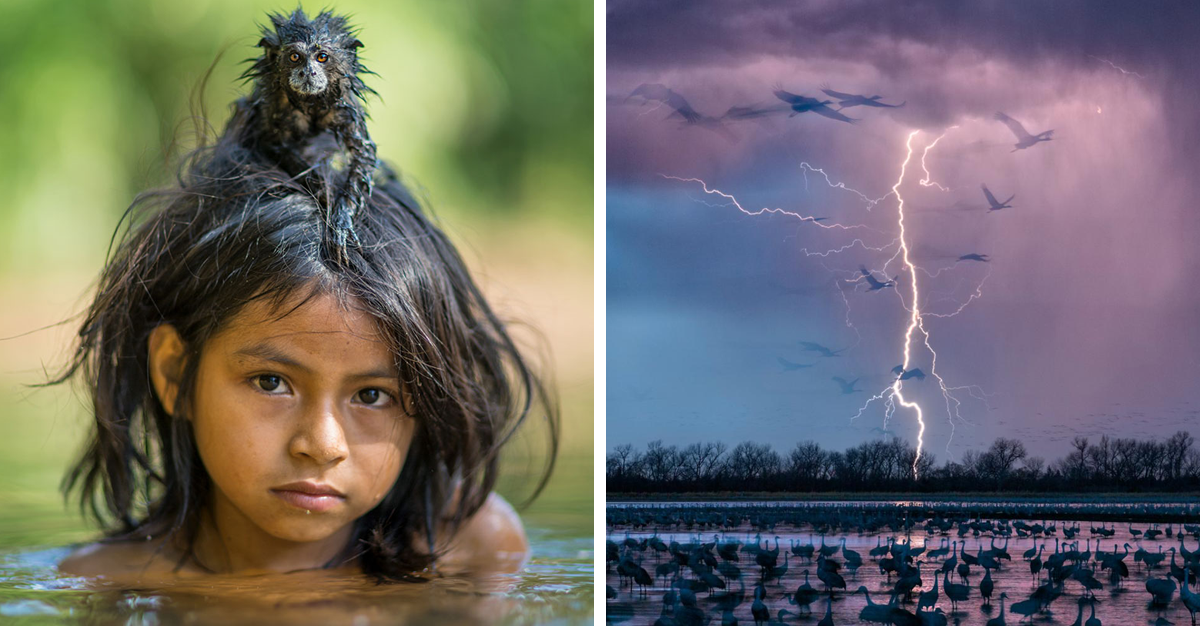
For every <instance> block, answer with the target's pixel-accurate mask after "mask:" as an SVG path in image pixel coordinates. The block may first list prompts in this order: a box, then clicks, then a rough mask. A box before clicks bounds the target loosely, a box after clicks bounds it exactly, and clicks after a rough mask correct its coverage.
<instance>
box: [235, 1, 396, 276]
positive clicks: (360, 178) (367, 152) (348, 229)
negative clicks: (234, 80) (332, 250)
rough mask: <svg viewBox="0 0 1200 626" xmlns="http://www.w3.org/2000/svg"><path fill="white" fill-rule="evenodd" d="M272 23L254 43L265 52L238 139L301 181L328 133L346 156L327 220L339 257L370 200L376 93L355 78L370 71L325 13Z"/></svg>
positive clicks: (244, 104) (242, 104)
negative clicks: (368, 100)
mask: <svg viewBox="0 0 1200 626" xmlns="http://www.w3.org/2000/svg"><path fill="white" fill-rule="evenodd" d="M270 19H271V26H269V27H267V26H264V27H263V37H262V39H261V40H260V41H259V42H258V46H259V47H261V48H262V49H263V54H262V56H260V57H258V58H257V59H252V60H253V61H254V64H253V65H252V66H251V67H250V68H249V69H248V70H246V72H245V73H244V74H243V75H242V77H243V78H244V79H248V80H253V81H254V88H253V90H252V91H251V93H250V95H249V96H247V97H245V98H242V99H240V100H238V102H237V103H236V104H235V105H234V106H235V110H234V120H235V123H239V124H240V128H239V131H238V141H239V142H240V143H241V144H242V145H244V146H246V147H247V148H249V149H250V150H252V151H255V152H257V153H258V154H260V155H262V156H264V157H266V158H267V159H268V160H270V161H271V162H273V163H275V164H278V166H279V167H281V168H282V169H283V170H284V171H285V172H287V173H288V174H289V175H290V176H300V175H302V174H304V173H305V172H307V171H309V170H311V169H312V168H313V167H314V166H315V165H316V161H317V160H319V159H320V158H321V157H322V155H321V154H320V152H319V151H313V150H309V148H312V146H313V142H314V140H315V139H317V138H318V137H319V136H320V135H322V134H323V133H325V132H326V131H329V132H331V133H332V134H333V137H334V138H335V139H336V140H337V142H338V143H339V144H340V145H341V147H342V148H343V149H344V150H345V151H346V153H347V156H348V159H347V163H346V168H345V171H346V181H345V183H344V184H343V186H342V188H341V189H340V190H338V191H337V193H336V195H335V198H334V199H333V202H332V203H331V205H330V206H329V214H328V218H327V221H328V224H329V226H330V227H331V228H332V230H333V234H334V238H335V241H336V244H337V249H338V251H339V254H342V252H341V251H342V250H344V247H345V245H346V243H347V239H353V240H354V242H355V243H358V234H357V233H355V232H354V215H355V213H357V212H358V210H359V209H360V208H362V206H363V205H364V204H365V203H366V201H367V199H368V198H369V197H370V195H371V190H372V187H373V185H374V183H373V180H372V176H373V174H374V172H375V168H376V166H377V164H378V162H377V159H376V156H375V143H374V142H373V141H371V137H370V135H369V134H368V132H367V114H366V111H365V110H364V108H363V99H364V98H365V96H366V94H369V93H375V92H374V91H373V90H372V89H371V88H369V87H367V86H366V85H365V84H364V83H363V81H362V79H361V78H359V74H361V73H369V71H368V70H367V69H366V68H365V67H363V66H362V65H361V64H360V63H359V62H358V48H360V47H362V45H363V44H362V42H361V41H359V40H358V38H357V37H355V34H354V33H353V32H352V31H351V29H350V26H349V24H348V22H347V20H346V18H344V17H340V16H335V15H333V14H332V13H330V12H329V11H322V12H321V13H320V14H319V15H317V16H316V17H315V18H313V19H312V20H311V21H310V20H309V19H308V18H307V17H306V16H305V15H304V12H303V11H302V10H301V9H299V8H297V9H296V10H295V12H293V13H292V14H291V15H290V16H285V15H283V14H273V15H271V16H270ZM314 153H315V154H316V157H312V158H311V159H310V157H309V156H308V155H310V154H314ZM313 191H314V193H317V192H318V190H313Z"/></svg>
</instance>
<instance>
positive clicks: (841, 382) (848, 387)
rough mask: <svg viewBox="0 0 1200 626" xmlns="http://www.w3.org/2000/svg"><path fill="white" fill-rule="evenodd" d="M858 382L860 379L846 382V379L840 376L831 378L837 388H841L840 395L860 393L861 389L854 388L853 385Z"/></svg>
mask: <svg viewBox="0 0 1200 626" xmlns="http://www.w3.org/2000/svg"><path fill="white" fill-rule="evenodd" d="M859 380H860V379H858V378H855V379H854V380H852V381H850V382H846V379H844V378H842V377H841V376H834V377H833V382H835V383H837V384H838V386H839V387H841V388H842V393H844V394H847V395H849V394H852V393H856V392H859V391H862V389H855V388H854V385H855V383H857V382H858V381H859Z"/></svg>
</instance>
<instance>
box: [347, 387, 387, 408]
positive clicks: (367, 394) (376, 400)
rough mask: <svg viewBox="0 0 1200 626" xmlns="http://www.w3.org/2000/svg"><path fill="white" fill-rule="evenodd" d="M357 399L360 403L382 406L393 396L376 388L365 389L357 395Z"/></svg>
mask: <svg viewBox="0 0 1200 626" xmlns="http://www.w3.org/2000/svg"><path fill="white" fill-rule="evenodd" d="M355 397H356V399H357V400H358V401H359V402H362V403H363V404H367V405H371V406H382V405H383V404H385V403H387V401H388V400H390V399H391V396H390V395H388V393H387V392H386V391H383V390H381V389H375V388H370V389H363V390H362V391H360V392H358V393H357V394H355Z"/></svg>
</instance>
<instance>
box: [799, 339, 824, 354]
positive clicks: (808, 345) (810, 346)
mask: <svg viewBox="0 0 1200 626" xmlns="http://www.w3.org/2000/svg"><path fill="white" fill-rule="evenodd" d="M800 345H801V346H804V349H805V350H816V351H817V352H821V351H822V350H825V349H826V348H825V346H823V345H821V344H819V343H813V342H811V341H801V342H800Z"/></svg>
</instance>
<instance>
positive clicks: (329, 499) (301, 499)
mask: <svg viewBox="0 0 1200 626" xmlns="http://www.w3.org/2000/svg"><path fill="white" fill-rule="evenodd" d="M271 493H273V494H275V495H276V496H278V497H279V499H281V500H283V501H284V502H287V503H288V504H290V505H292V506H294V507H296V508H298V509H305V510H308V511H315V512H317V513H323V512H325V511H328V510H330V509H332V508H333V507H335V506H337V505H339V504H341V503H342V501H344V500H345V499H346V498H344V497H342V496H337V495H333V494H311V493H304V492H301V491H288V490H284V489H272V490H271Z"/></svg>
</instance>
